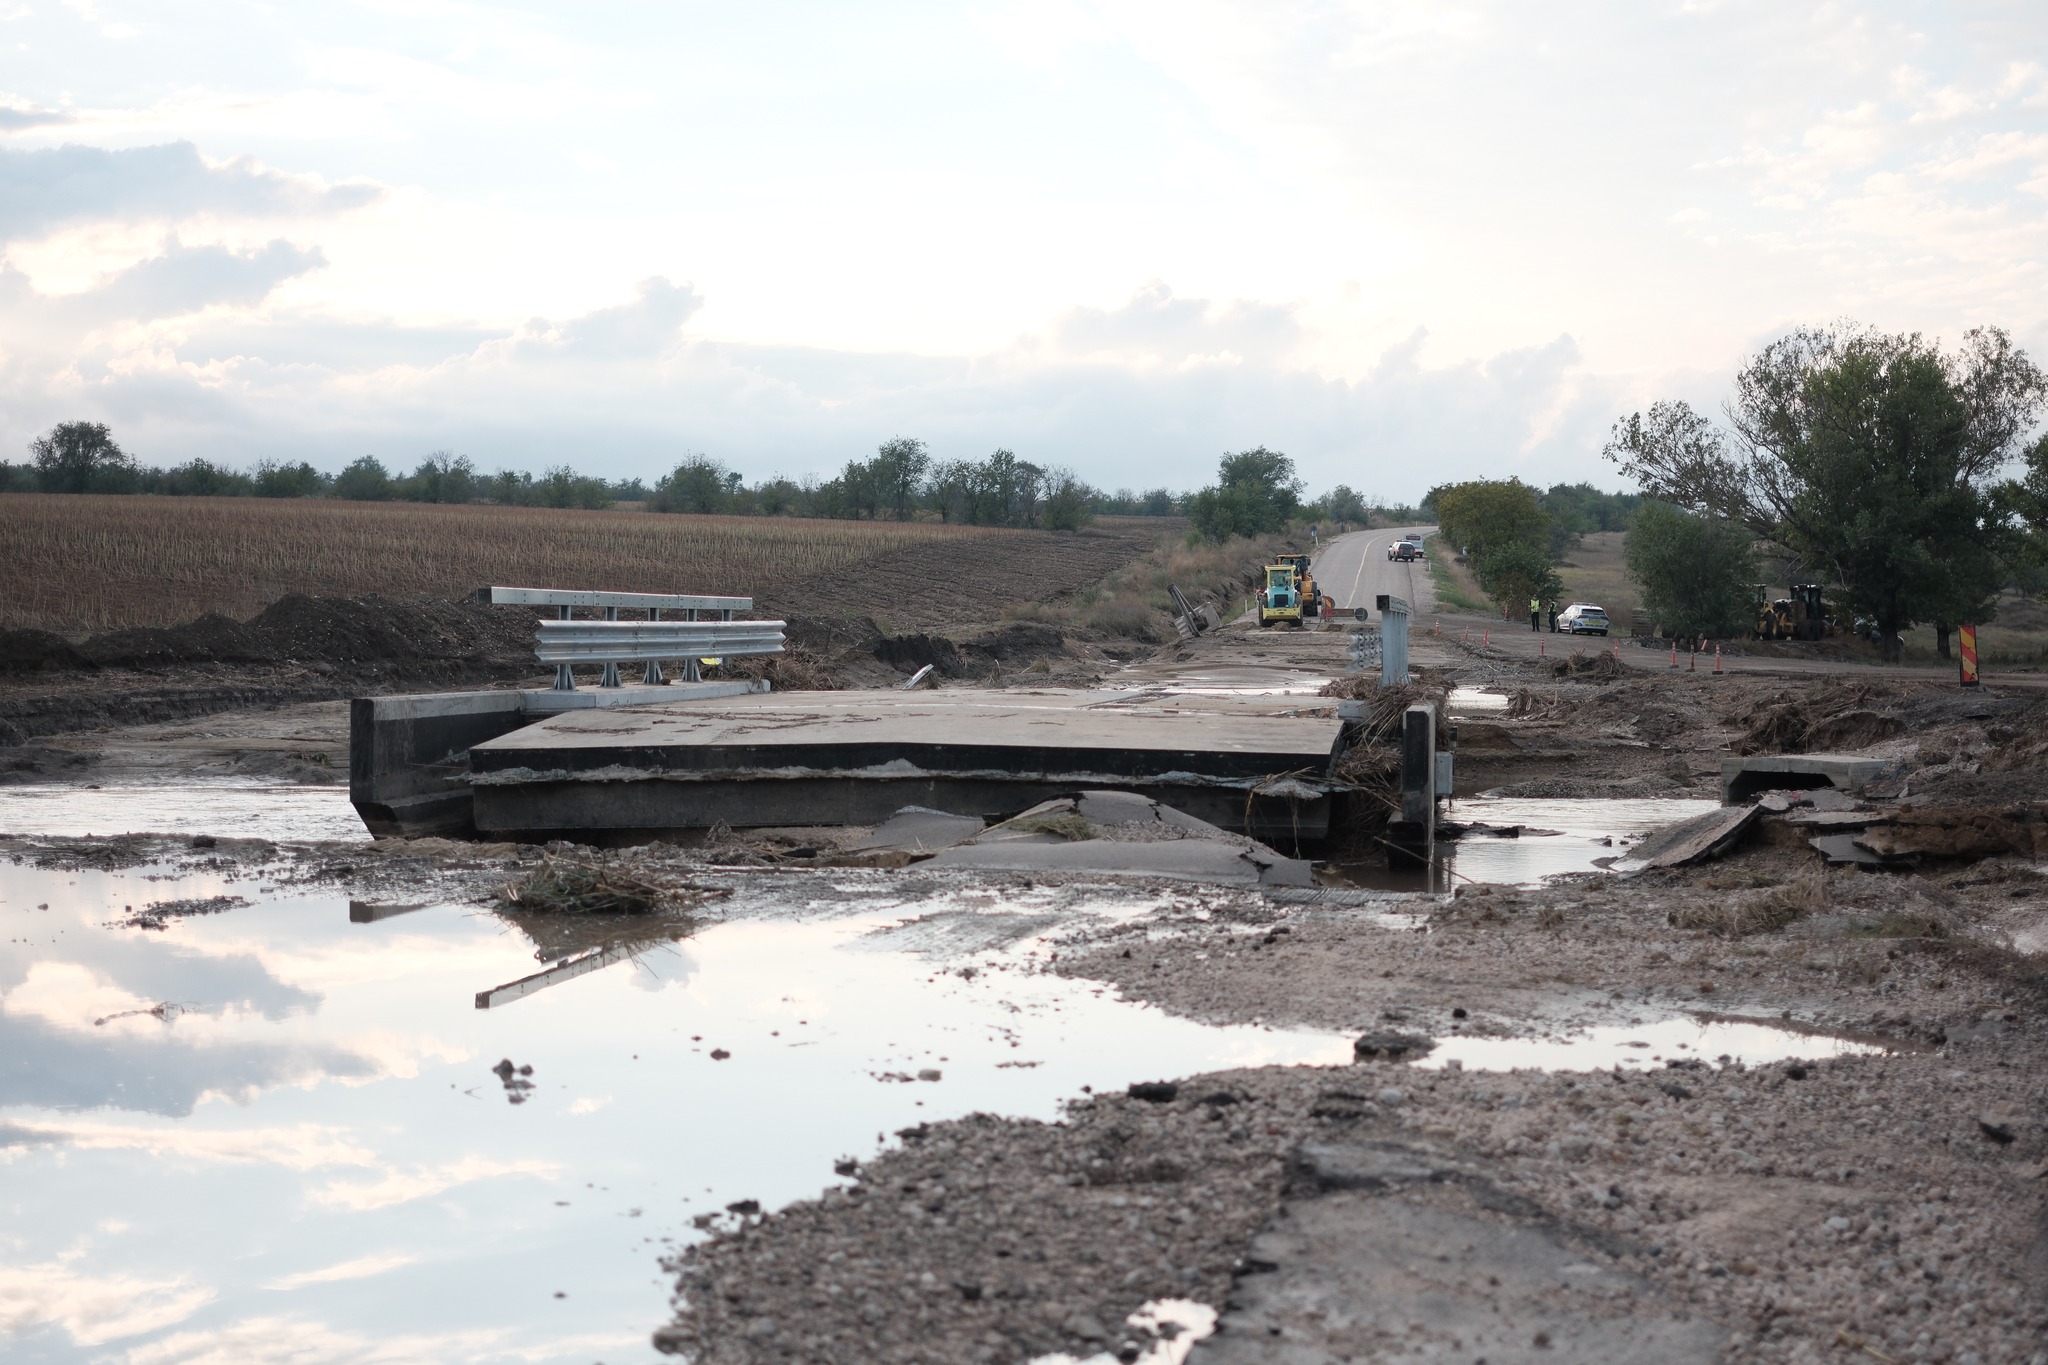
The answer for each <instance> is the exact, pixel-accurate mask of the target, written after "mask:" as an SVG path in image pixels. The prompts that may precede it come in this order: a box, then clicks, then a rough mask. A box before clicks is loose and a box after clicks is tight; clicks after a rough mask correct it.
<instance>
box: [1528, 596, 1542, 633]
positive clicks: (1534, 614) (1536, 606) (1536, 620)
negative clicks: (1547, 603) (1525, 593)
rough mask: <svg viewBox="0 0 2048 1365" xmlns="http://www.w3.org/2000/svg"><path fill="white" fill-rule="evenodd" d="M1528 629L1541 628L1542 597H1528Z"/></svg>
mask: <svg viewBox="0 0 2048 1365" xmlns="http://www.w3.org/2000/svg"><path fill="white" fill-rule="evenodd" d="M1529 629H1531V630H1541V629H1543V599H1542V598H1540V597H1532V598H1530V599H1529Z"/></svg>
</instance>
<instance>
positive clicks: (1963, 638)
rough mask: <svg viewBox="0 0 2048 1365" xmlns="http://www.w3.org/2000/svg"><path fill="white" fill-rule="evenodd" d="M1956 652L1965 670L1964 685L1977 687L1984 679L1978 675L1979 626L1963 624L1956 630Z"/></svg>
mask: <svg viewBox="0 0 2048 1365" xmlns="http://www.w3.org/2000/svg"><path fill="white" fill-rule="evenodd" d="M1956 654H1957V655H1958V657H1959V659H1960V661H1961V666H1962V670H1963V686H1965V687H1976V686H1978V685H1979V684H1980V683H1981V682H1982V681H1983V679H1982V678H1980V677H1978V675H1977V628H1976V627H1975V626H1963V627H1961V628H1959V629H1958V630H1957V631H1956Z"/></svg>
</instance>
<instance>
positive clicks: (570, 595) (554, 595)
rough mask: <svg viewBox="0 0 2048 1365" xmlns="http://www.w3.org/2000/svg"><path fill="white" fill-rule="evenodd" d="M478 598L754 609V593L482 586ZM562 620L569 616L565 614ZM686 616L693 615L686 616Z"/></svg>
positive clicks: (498, 602) (515, 603) (502, 602)
mask: <svg viewBox="0 0 2048 1365" xmlns="http://www.w3.org/2000/svg"><path fill="white" fill-rule="evenodd" d="M477 596H478V598H480V599H482V600H483V601H486V602H489V603H490V604H491V605H492V606H494V607H560V608H569V607H603V608H604V609H606V610H607V611H612V612H617V611H621V610H623V611H651V612H663V611H683V612H692V613H694V612H712V613H718V612H724V613H726V616H727V617H728V618H729V617H730V616H731V614H732V613H733V612H736V611H752V610H753V609H754V599H753V598H751V597H693V596H690V595H689V594H686V593H665V592H582V591H578V590H575V589H562V588H480V589H478V590H477ZM562 619H563V620H567V619H568V617H567V616H566V615H564V617H563V618H562ZM685 619H686V620H687V619H694V618H692V617H686V618H685Z"/></svg>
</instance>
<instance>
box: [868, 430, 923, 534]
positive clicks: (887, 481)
mask: <svg viewBox="0 0 2048 1365" xmlns="http://www.w3.org/2000/svg"><path fill="white" fill-rule="evenodd" d="M931 467H932V457H931V455H930V454H929V453H927V452H926V450H925V448H924V442H923V441H913V440H911V439H909V438H908V437H904V436H898V437H897V438H896V439H894V440H892V441H884V442H882V444H881V446H880V447H879V448H878V449H877V450H876V451H875V458H874V459H873V461H871V462H870V463H869V466H868V468H869V469H870V470H871V471H872V473H873V477H874V481H875V504H876V507H877V509H878V510H879V509H880V508H883V507H887V508H889V509H890V510H891V511H893V512H894V513H895V514H896V520H898V521H909V520H910V514H911V512H912V511H914V510H915V509H916V507H917V494H918V490H919V489H921V488H922V487H923V486H924V476H925V471H927V470H929V469H930V468H931Z"/></svg>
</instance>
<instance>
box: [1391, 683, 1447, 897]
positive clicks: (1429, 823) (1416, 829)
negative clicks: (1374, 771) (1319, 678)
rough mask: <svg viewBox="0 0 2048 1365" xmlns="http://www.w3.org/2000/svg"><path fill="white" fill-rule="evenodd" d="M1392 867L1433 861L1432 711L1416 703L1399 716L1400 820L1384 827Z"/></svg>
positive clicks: (1433, 744) (1434, 840) (1433, 734)
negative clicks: (1385, 828)
mask: <svg viewBox="0 0 2048 1365" xmlns="http://www.w3.org/2000/svg"><path fill="white" fill-rule="evenodd" d="M1387 843H1388V844H1389V845H1390V846H1391V848H1390V852H1389V854H1388V862H1389V863H1390V864H1391V865H1393V866H1396V867H1398V866H1402V865H1404V864H1414V863H1421V864H1423V865H1425V866H1426V865H1428V864H1430V863H1433V862H1434V861H1435V859H1436V708H1435V707H1434V706H1432V705H1429V704H1427V703H1418V704H1416V705H1414V706H1411V707H1409V708H1408V709H1407V710H1406V711H1404V712H1402V713H1401V818H1400V819H1399V820H1394V821H1390V822H1389V823H1388V825H1387Z"/></svg>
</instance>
